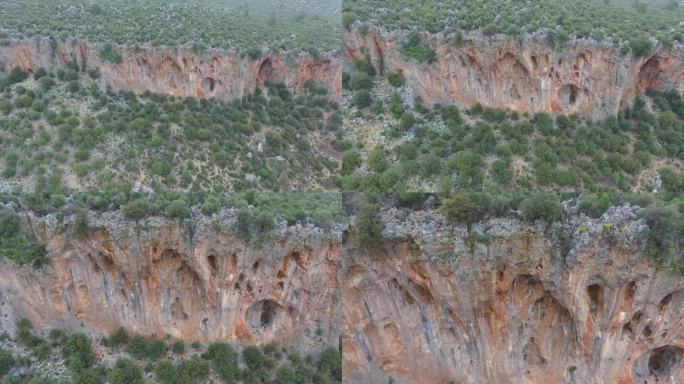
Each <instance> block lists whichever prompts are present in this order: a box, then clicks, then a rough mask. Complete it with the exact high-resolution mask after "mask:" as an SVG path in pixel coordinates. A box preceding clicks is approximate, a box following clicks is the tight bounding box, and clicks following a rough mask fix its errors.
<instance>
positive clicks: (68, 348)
mask: <svg viewBox="0 0 684 384" xmlns="http://www.w3.org/2000/svg"><path fill="white" fill-rule="evenodd" d="M63 351H64V357H65V358H67V360H68V362H69V367H70V368H71V370H72V371H80V370H82V369H85V368H88V367H90V366H91V365H93V364H94V363H95V353H93V348H92V344H91V341H90V337H88V336H87V335H85V334H83V333H73V334H71V335H69V336H68V337H67V338H66V341H65V342H64V349H63Z"/></svg>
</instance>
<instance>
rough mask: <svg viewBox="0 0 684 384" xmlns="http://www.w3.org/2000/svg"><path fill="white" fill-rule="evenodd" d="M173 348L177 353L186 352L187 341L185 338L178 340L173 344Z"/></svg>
mask: <svg viewBox="0 0 684 384" xmlns="http://www.w3.org/2000/svg"><path fill="white" fill-rule="evenodd" d="M171 350H173V353H175V354H176V355H182V354H184V353H185V343H184V342H183V340H176V341H175V342H174V343H173V344H172V345H171Z"/></svg>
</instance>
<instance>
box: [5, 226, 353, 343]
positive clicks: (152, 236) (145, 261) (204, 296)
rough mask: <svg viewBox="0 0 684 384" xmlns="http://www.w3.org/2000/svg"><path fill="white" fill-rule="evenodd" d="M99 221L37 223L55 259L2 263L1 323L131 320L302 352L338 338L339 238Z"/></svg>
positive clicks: (139, 327) (151, 329)
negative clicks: (264, 239)
mask: <svg viewBox="0 0 684 384" xmlns="http://www.w3.org/2000/svg"><path fill="white" fill-rule="evenodd" d="M97 220H99V221H97V223H99V225H98V224H95V223H91V224H92V225H98V227H99V228H100V229H97V230H93V231H91V232H89V233H88V234H86V235H78V234H75V233H74V232H73V231H72V230H71V229H70V228H69V227H67V230H66V231H60V230H58V229H57V227H55V226H53V225H52V224H54V222H52V224H50V223H51V222H50V221H49V220H48V221H41V220H37V221H35V222H34V224H33V229H34V231H36V232H39V233H42V235H41V236H40V237H41V238H44V240H45V241H46V244H47V249H48V251H49V253H50V257H51V265H50V266H49V267H46V268H44V269H42V270H40V271H34V270H32V269H30V268H28V267H26V268H19V267H13V266H12V265H10V264H7V263H5V265H3V267H2V268H0V295H1V296H2V302H3V306H2V307H0V310H1V311H3V313H2V315H3V325H8V327H7V328H8V329H11V325H12V324H13V323H14V321H15V319H16V318H18V317H19V316H26V317H28V318H29V319H30V320H31V321H32V322H33V323H34V324H35V325H36V326H45V325H48V326H56V327H64V328H66V329H71V330H75V329H79V328H81V327H85V328H87V329H92V330H96V331H100V332H110V331H112V330H116V329H117V328H118V327H120V326H124V327H125V328H126V329H127V330H129V331H131V332H134V333H139V334H145V335H151V334H154V335H157V336H164V335H167V334H168V335H171V336H173V337H176V338H181V339H184V340H198V341H202V342H207V341H214V340H229V341H238V342H240V343H244V344H265V343H267V342H270V341H277V342H278V343H280V344H283V345H287V344H291V343H296V345H297V346H298V348H301V349H303V350H316V349H317V348H319V347H320V345H321V344H326V345H329V344H336V343H337V335H338V329H339V325H338V321H337V316H336V313H337V312H338V309H337V308H338V302H339V299H338V295H337V281H336V268H337V263H338V257H339V253H340V242H339V240H335V239H330V238H328V237H327V236H323V235H321V234H320V233H319V232H316V231H309V230H308V229H307V227H304V228H301V229H300V230H295V229H294V228H292V227H290V228H289V229H283V233H281V235H280V236H278V237H277V238H276V239H275V240H274V241H273V242H268V243H265V244H263V245H261V246H259V245H246V244H245V243H244V242H242V241H240V240H238V239H236V238H235V235H234V234H233V233H231V232H229V231H227V230H223V229H217V228H216V226H217V224H216V223H215V222H213V223H212V222H211V220H212V219H211V218H206V219H205V221H204V222H202V223H200V224H199V225H197V226H196V232H195V233H194V235H189V234H188V233H189V231H188V230H187V223H185V224H181V223H179V222H177V221H176V222H174V221H170V220H169V221H167V220H165V219H159V220H157V222H155V223H153V224H152V225H151V229H138V228H136V225H135V223H132V222H127V221H124V220H121V219H120V218H116V217H115V216H109V217H107V218H106V219H105V218H98V219H97ZM216 220H219V221H220V219H216V218H214V221H216ZM146 225H149V223H147V224H146ZM193 225H196V224H193ZM46 227H47V229H46ZM4 323H8V324H4ZM317 330H318V331H317Z"/></svg>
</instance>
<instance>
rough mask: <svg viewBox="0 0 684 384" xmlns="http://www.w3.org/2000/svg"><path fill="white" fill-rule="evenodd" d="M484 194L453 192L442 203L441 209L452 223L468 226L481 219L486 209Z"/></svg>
mask: <svg viewBox="0 0 684 384" xmlns="http://www.w3.org/2000/svg"><path fill="white" fill-rule="evenodd" d="M488 206H489V200H488V198H487V196H486V195H484V194H481V193H473V192H460V193H454V194H453V195H451V196H450V197H449V198H448V199H446V200H445V201H444V203H443V204H442V211H443V212H444V215H445V216H446V217H447V219H448V220H449V221H450V222H451V223H453V224H465V225H466V226H468V228H470V226H471V225H472V224H473V223H475V222H477V221H479V220H481V219H482V218H483V217H484V215H485V213H486V212H487V210H488Z"/></svg>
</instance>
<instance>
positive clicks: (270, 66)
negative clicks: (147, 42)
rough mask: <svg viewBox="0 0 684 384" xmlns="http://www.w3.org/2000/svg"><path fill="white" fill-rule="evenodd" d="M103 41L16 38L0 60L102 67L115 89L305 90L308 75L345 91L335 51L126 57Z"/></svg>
mask: <svg viewBox="0 0 684 384" xmlns="http://www.w3.org/2000/svg"><path fill="white" fill-rule="evenodd" d="M101 48H102V45H101V44H97V43H89V42H84V41H78V42H76V41H74V42H59V41H54V42H52V43H51V42H50V40H49V39H40V38H39V39H32V40H30V41H14V42H11V43H10V44H9V45H8V46H6V47H2V48H0V61H2V62H3V63H4V64H5V67H6V68H13V67H20V68H22V69H23V70H25V71H29V72H35V71H36V70H37V69H38V68H44V69H46V70H48V71H56V70H58V69H61V68H64V66H65V65H66V63H67V62H70V61H75V62H76V63H77V64H78V65H79V66H80V67H82V66H83V64H85V67H86V69H97V70H99V72H100V78H99V79H98V84H99V85H100V86H101V87H103V88H105V87H107V86H109V87H111V88H112V89H114V90H130V91H133V92H136V93H143V92H146V91H148V92H151V93H158V94H162V95H171V96H180V97H187V96H193V97H201V98H206V97H216V98H222V99H226V100H229V99H233V98H237V97H242V96H245V95H247V94H249V93H251V92H252V91H253V90H254V88H255V87H256V86H261V85H263V84H264V83H265V82H267V81H273V82H283V83H285V84H286V85H287V86H289V87H291V88H293V89H298V90H301V89H302V88H303V87H304V85H305V84H306V82H307V81H308V80H315V81H318V82H321V83H323V84H325V85H326V86H327V87H328V89H329V91H330V93H331V95H332V96H333V97H336V98H339V97H340V96H341V87H342V72H341V69H342V63H341V59H340V58H339V57H338V56H336V55H334V54H325V55H323V56H322V57H320V58H314V57H311V56H308V55H296V54H295V55H293V56H292V58H291V59H288V57H287V55H277V54H268V55H265V56H263V57H261V58H259V59H250V58H249V57H243V56H242V55H241V54H239V53H236V52H230V51H223V50H207V51H205V52H203V53H201V54H199V55H198V54H196V53H194V52H192V51H191V50H190V49H187V48H177V49H171V48H155V47H151V46H143V47H139V48H126V47H116V50H117V52H118V53H119V54H120V55H121V63H118V64H117V63H110V62H107V61H105V60H103V59H102V58H101V57H100V56H99V54H98V52H99V50H100V49H101Z"/></svg>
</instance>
